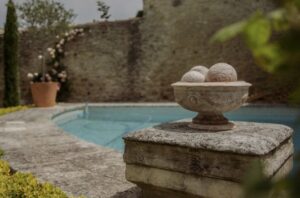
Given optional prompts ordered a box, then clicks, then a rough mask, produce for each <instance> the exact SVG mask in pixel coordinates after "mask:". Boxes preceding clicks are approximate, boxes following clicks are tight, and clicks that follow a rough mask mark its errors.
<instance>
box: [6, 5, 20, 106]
mask: <svg viewBox="0 0 300 198" xmlns="http://www.w3.org/2000/svg"><path fill="white" fill-rule="evenodd" d="M18 42H19V35H18V22H17V15H16V9H15V5H14V3H13V1H12V0H9V1H8V3H7V15H6V22H5V30H4V44H3V49H4V100H3V105H4V106H5V107H11V106H17V105H19V97H20V96H19V95H20V93H19V71H18Z"/></svg>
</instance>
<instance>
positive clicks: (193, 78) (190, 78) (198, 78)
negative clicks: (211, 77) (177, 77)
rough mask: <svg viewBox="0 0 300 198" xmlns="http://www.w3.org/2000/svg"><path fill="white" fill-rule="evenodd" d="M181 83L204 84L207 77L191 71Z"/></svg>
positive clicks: (184, 76)
mask: <svg viewBox="0 0 300 198" xmlns="http://www.w3.org/2000/svg"><path fill="white" fill-rule="evenodd" d="M181 81H182V82H204V81H205V77H204V75H202V74H201V73H200V72H197V71H189V72H187V73H185V74H184V75H183V76H182V78H181Z"/></svg>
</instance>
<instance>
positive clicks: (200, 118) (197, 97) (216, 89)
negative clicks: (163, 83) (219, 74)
mask: <svg viewBox="0 0 300 198" xmlns="http://www.w3.org/2000/svg"><path fill="white" fill-rule="evenodd" d="M250 86H251V84H250V83H247V82H244V81H234V82H200V83H194V82H193V83H191V82H177V83H174V84H172V87H173V88H174V95H175V100H176V102H177V103H178V104H179V105H181V106H182V107H183V108H185V109H187V110H190V111H194V112H198V115H197V116H196V117H195V118H193V121H192V123H190V124H189V127H191V128H195V129H199V130H205V131H226V130H231V129H233V128H234V126H235V125H234V123H232V122H229V121H228V119H227V118H225V117H224V115H223V113H224V112H228V111H232V110H235V109H238V108H239V107H240V106H241V105H242V104H243V103H245V102H246V100H247V98H248V90H249V87H250Z"/></svg>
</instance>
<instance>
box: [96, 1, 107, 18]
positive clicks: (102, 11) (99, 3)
mask: <svg viewBox="0 0 300 198" xmlns="http://www.w3.org/2000/svg"><path fill="white" fill-rule="evenodd" d="M97 6H98V11H99V12H100V18H101V19H104V20H108V19H109V17H110V14H108V13H109V8H110V7H109V6H107V5H106V4H105V3H104V2H103V1H97Z"/></svg>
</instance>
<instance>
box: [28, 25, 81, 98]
mask: <svg viewBox="0 0 300 198" xmlns="http://www.w3.org/2000/svg"><path fill="white" fill-rule="evenodd" d="M83 35H84V29H82V28H75V29H72V30H71V31H69V32H66V33H64V34H62V35H57V36H56V39H57V40H56V42H55V43H54V46H53V47H49V48H48V49H47V53H48V56H47V57H48V59H47V60H46V65H47V67H48V68H49V70H48V72H45V69H44V68H43V67H44V56H43V55H39V59H40V60H41V72H40V73H34V74H31V73H29V74H28V78H29V79H30V80H31V82H32V83H35V82H58V83H59V85H60V91H59V92H58V100H65V99H66V98H67V97H68V94H69V85H68V74H67V66H66V65H65V64H64V63H63V58H64V57H65V50H66V44H67V43H68V42H71V41H73V40H75V39H76V38H78V37H80V36H83Z"/></svg>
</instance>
